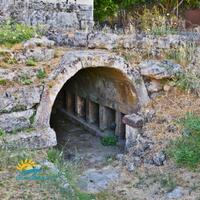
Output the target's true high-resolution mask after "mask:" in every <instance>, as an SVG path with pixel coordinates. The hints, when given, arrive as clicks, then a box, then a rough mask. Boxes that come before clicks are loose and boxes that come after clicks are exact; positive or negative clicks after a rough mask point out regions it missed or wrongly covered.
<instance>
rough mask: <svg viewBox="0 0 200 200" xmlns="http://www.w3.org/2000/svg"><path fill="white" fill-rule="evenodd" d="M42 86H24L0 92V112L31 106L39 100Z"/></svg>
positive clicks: (24, 108)
mask: <svg viewBox="0 0 200 200" xmlns="http://www.w3.org/2000/svg"><path fill="white" fill-rule="evenodd" d="M42 90H43V87H42V86H24V87H20V88H11V89H7V90H6V91H3V92H1V93H0V113H7V112H12V111H20V110H26V109H30V108H33V107H34V106H35V105H36V104H38V103H39V102H40V96H41V94H42Z"/></svg>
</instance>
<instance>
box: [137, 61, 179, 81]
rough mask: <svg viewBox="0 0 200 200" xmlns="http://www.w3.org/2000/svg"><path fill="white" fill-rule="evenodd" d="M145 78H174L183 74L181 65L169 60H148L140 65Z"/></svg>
mask: <svg viewBox="0 0 200 200" xmlns="http://www.w3.org/2000/svg"><path fill="white" fill-rule="evenodd" d="M139 67H140V70H141V74H142V75H143V76H146V77H149V78H153V79H164V78H173V77H175V76H176V75H177V74H179V73H181V72H182V68H181V66H180V65H179V64H174V63H173V62H171V61H169V60H163V61H158V60H147V61H144V62H142V63H140V65H139Z"/></svg>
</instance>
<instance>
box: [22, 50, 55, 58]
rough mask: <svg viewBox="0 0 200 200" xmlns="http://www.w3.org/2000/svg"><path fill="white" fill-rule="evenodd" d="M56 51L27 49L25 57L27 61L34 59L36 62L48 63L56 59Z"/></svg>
mask: <svg viewBox="0 0 200 200" xmlns="http://www.w3.org/2000/svg"><path fill="white" fill-rule="evenodd" d="M54 55H55V50H54V49H47V48H40V47H36V48H33V49H27V50H26V53H25V56H26V58H27V59H33V60H35V61H48V60H51V59H52V58H54Z"/></svg>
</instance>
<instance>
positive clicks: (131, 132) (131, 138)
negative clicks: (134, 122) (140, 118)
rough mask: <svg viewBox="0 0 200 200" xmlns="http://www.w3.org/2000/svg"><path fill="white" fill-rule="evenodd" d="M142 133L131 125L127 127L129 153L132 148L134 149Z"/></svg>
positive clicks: (127, 148) (126, 145)
mask: <svg viewBox="0 0 200 200" xmlns="http://www.w3.org/2000/svg"><path fill="white" fill-rule="evenodd" d="M139 133H140V131H139V129H138V128H133V127H131V126H129V125H126V144H125V147H126V150H127V151H129V149H130V148H131V147H133V146H134V145H135V143H136V139H137V136H138V135H139Z"/></svg>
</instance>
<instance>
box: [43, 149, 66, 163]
mask: <svg viewBox="0 0 200 200" xmlns="http://www.w3.org/2000/svg"><path fill="white" fill-rule="evenodd" d="M62 156H63V154H62V152H61V151H59V150H57V149H54V148H52V149H49V150H48V151H47V160H48V161H50V162H52V163H58V162H61V159H62Z"/></svg>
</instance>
